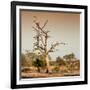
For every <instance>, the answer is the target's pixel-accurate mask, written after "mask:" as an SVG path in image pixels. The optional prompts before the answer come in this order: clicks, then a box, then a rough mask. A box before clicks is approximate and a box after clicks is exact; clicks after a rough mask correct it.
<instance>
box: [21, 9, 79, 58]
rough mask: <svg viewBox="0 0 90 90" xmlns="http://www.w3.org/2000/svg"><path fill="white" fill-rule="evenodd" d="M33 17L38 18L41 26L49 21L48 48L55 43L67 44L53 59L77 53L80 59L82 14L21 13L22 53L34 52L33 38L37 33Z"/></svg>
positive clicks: (60, 47)
mask: <svg viewBox="0 0 90 90" xmlns="http://www.w3.org/2000/svg"><path fill="white" fill-rule="evenodd" d="M33 16H36V17H38V20H39V21H40V24H41V26H42V25H43V23H44V22H45V21H46V20H47V19H48V24H47V25H46V27H45V29H46V30H49V31H50V33H49V35H50V36H51V37H50V38H49V39H48V47H50V45H51V43H54V42H57V41H58V42H65V43H68V44H67V45H65V46H64V45H59V46H58V47H57V49H59V51H56V52H54V53H51V54H50V55H51V57H52V58H53V59H55V58H56V57H57V56H61V57H62V56H63V55H65V54H70V53H72V52H73V53H75V55H76V57H77V58H80V14H77V13H69V12H67V13H65V12H41V11H38V12H37V11H25V10H22V11H21V45H22V49H21V50H22V53H24V52H25V50H32V49H33V43H34V42H35V40H34V39H33V36H34V35H35V32H34V31H33V28H32V26H35V25H34V23H33V19H34V18H33Z"/></svg>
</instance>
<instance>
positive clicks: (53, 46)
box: [48, 42, 59, 52]
mask: <svg viewBox="0 0 90 90" xmlns="http://www.w3.org/2000/svg"><path fill="white" fill-rule="evenodd" d="M58 45H59V43H58V42H56V43H55V44H52V45H51V48H50V49H49V50H48V52H54V49H55V47H56V46H58Z"/></svg>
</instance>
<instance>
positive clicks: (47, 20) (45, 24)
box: [42, 20, 48, 29]
mask: <svg viewBox="0 0 90 90" xmlns="http://www.w3.org/2000/svg"><path fill="white" fill-rule="evenodd" d="M47 23H48V20H46V22H45V23H44V25H43V26H42V29H43V28H44V27H45V26H46V24H47Z"/></svg>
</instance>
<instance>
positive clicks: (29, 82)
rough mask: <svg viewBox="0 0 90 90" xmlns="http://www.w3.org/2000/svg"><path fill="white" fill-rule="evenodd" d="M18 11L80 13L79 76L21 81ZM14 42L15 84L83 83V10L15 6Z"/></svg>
mask: <svg viewBox="0 0 90 90" xmlns="http://www.w3.org/2000/svg"><path fill="white" fill-rule="evenodd" d="M20 9H29V10H30V9H33V10H50V11H65V12H79V13H80V12H81V14H80V76H72V77H57V78H40V79H21V80H20V75H19V72H20V71H19V70H20V69H19V67H20V62H19V60H20V57H19V54H20V51H19V50H20V47H19V45H20V41H19V35H20V30H19V29H20V25H19V22H20V21H19V20H20V19H19V14H20V13H19V12H20ZM16 26H17V27H16V41H17V45H16V46H17V50H16V51H17V55H16V57H17V58H16V59H17V60H16V62H17V63H16V71H17V72H16V77H17V80H16V84H17V85H22V84H39V83H53V82H71V81H84V10H83V9H71V8H70V9H69V8H51V7H34V6H17V7H16Z"/></svg>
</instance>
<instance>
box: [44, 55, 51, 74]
mask: <svg viewBox="0 0 90 90" xmlns="http://www.w3.org/2000/svg"><path fill="white" fill-rule="evenodd" d="M45 60H46V73H50V65H49V58H48V54H47V55H45Z"/></svg>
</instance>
